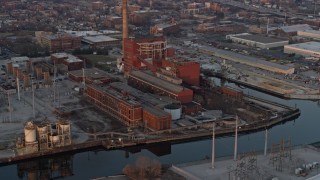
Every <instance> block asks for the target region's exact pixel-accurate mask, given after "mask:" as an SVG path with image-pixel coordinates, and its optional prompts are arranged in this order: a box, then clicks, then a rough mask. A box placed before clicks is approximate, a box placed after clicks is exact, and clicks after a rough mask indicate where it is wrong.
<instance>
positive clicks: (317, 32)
mask: <svg viewBox="0 0 320 180" xmlns="http://www.w3.org/2000/svg"><path fill="white" fill-rule="evenodd" d="M299 32H307V33H312V34H320V31H317V30H303V31H299Z"/></svg>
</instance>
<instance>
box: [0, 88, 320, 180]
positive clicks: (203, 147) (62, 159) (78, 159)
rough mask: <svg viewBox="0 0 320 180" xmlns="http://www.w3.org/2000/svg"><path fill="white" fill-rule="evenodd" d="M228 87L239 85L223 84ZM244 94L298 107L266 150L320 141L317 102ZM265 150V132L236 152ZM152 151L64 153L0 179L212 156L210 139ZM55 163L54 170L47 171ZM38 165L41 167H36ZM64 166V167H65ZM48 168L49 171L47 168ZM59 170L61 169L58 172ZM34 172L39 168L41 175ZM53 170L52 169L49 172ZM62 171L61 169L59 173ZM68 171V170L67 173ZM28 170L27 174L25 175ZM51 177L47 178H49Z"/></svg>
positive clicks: (223, 140) (106, 171)
mask: <svg viewBox="0 0 320 180" xmlns="http://www.w3.org/2000/svg"><path fill="white" fill-rule="evenodd" d="M226 85H228V86H232V87H236V88H238V86H236V85H234V84H230V83H226ZM241 90H243V92H244V93H246V94H250V95H253V96H256V97H259V98H264V99H268V100H271V101H275V102H278V103H281V104H285V105H288V106H292V107H294V106H297V107H298V108H299V109H300V110H301V115H300V116H299V117H298V118H297V119H296V120H293V121H288V122H286V123H284V124H280V125H277V126H275V127H273V128H271V129H270V130H269V133H268V135H269V137H268V139H269V142H268V144H269V147H270V146H271V144H273V143H279V142H280V141H281V140H282V139H283V140H289V138H291V140H292V144H293V145H302V144H310V143H313V142H317V141H320V136H319V128H320V119H318V117H320V111H319V109H320V106H319V105H318V103H317V102H313V101H305V100H284V99H280V98H278V97H274V96H271V95H268V94H265V93H262V92H258V91H255V90H253V89H249V88H241ZM233 144H234V137H220V138H218V139H216V144H215V146H216V157H224V156H232V155H233ZM263 148H264V131H260V132H255V133H251V134H245V135H241V136H240V137H239V143H238V149H239V153H244V152H248V151H262V150H263ZM153 149H154V150H155V151H159V150H165V151H166V152H161V153H165V154H166V153H167V154H166V155H162V156H157V155H155V154H153V153H151V152H150V151H149V150H146V149H145V148H144V147H142V148H136V149H135V151H140V152H137V153H131V152H129V153H128V152H127V153H126V151H125V150H112V151H104V150H95V151H87V152H80V153H76V154H66V155H63V156H61V155H60V156H54V157H51V158H42V159H41V160H35V161H28V162H26V163H20V164H19V165H18V164H12V165H8V166H3V167H0V179H1V180H2V179H4V180H6V179H8V180H11V179H28V176H29V179H34V178H36V177H38V178H39V176H41V175H43V176H44V177H50V178H55V177H56V178H57V179H61V177H60V176H62V175H67V177H64V179H77V180H78V179H90V178H95V177H101V176H108V175H116V174H120V173H121V171H122V169H123V167H124V166H125V165H126V164H129V163H134V162H135V160H136V159H137V158H138V157H139V156H147V157H150V158H152V159H158V160H159V161H161V162H162V163H165V164H177V163H183V162H189V161H195V160H201V159H204V158H205V157H211V140H210V139H205V140H199V141H193V142H185V143H179V144H173V145H159V146H158V147H153ZM55 163H56V164H58V165H57V167H55V166H54V167H55V168H48V167H47V166H51V167H52V166H53V165H54V164H55ZM39 166H40V167H39ZM66 166H67V167H66ZM46 168H47V169H51V172H49V170H47V169H46ZM59 168H60V170H58V169H59ZM37 169H42V171H41V174H40V171H37ZM52 169H53V170H52ZM61 169H62V170H61ZM67 169H68V170H67ZM27 171H28V172H29V173H27ZM49 174H50V175H49Z"/></svg>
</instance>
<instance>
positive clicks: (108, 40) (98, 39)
mask: <svg viewBox="0 0 320 180" xmlns="http://www.w3.org/2000/svg"><path fill="white" fill-rule="evenodd" d="M82 42H84V43H87V44H89V45H90V46H91V47H106V46H118V45H120V42H121V40H119V39H115V38H112V37H110V36H105V35H97V36H85V37H83V38H82Z"/></svg>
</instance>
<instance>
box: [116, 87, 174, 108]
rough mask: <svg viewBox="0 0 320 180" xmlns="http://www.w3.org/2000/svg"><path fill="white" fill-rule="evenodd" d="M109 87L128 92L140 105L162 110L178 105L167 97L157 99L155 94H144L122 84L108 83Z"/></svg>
mask: <svg viewBox="0 0 320 180" xmlns="http://www.w3.org/2000/svg"><path fill="white" fill-rule="evenodd" d="M110 86H111V87H113V88H115V89H118V90H122V91H126V92H128V93H129V94H131V95H132V96H134V97H136V98H137V99H138V101H140V102H141V103H142V104H145V103H148V104H149V105H152V106H157V107H159V108H162V107H164V106H165V105H167V104H171V103H173V102H174V103H178V101H176V100H174V99H172V98H170V97H167V96H160V97H159V96H157V95H155V94H149V93H144V92H142V91H140V90H138V89H135V88H133V87H131V86H129V85H128V84H125V83H123V82H112V83H110Z"/></svg>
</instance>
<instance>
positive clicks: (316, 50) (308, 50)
mask: <svg viewBox="0 0 320 180" xmlns="http://www.w3.org/2000/svg"><path fill="white" fill-rule="evenodd" d="M284 53H288V54H299V55H302V56H306V57H308V56H312V57H320V43H319V42H313V41H312V42H305V43H299V44H291V45H286V46H284Z"/></svg>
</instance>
